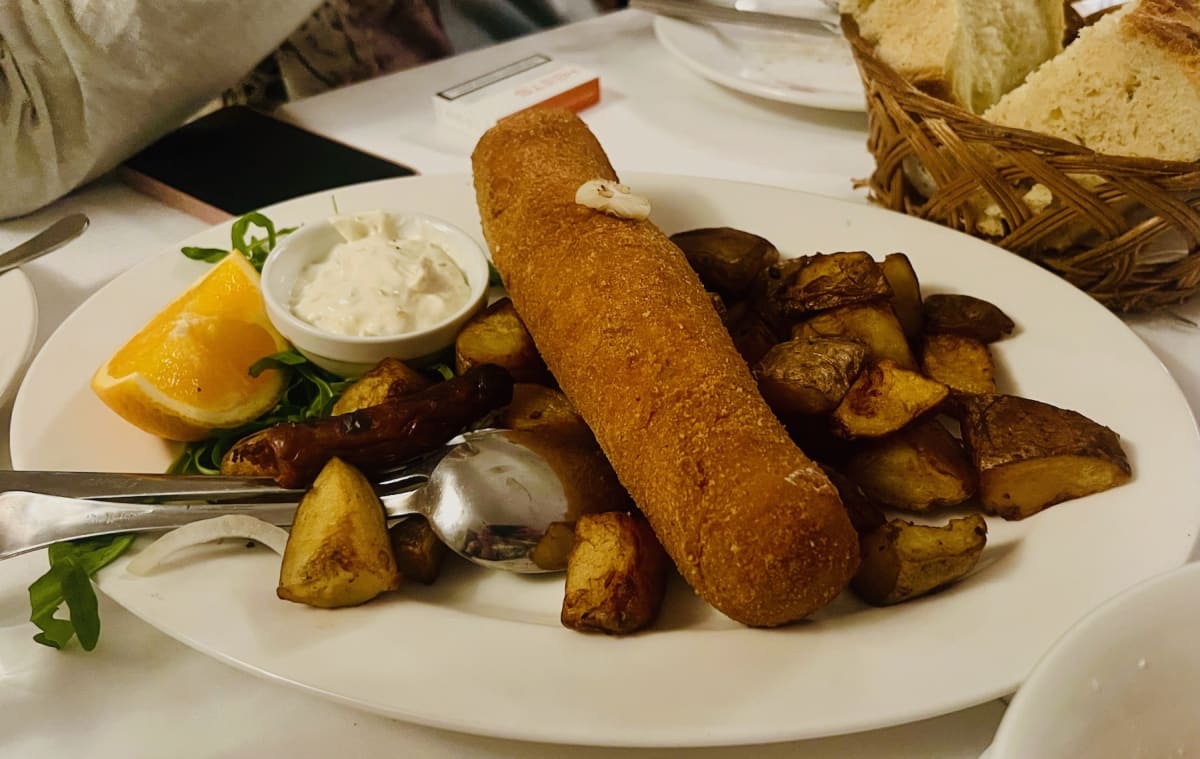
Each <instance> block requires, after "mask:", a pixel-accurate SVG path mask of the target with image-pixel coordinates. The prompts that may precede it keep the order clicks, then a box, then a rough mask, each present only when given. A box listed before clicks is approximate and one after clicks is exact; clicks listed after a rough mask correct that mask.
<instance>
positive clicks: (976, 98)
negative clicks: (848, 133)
mask: <svg viewBox="0 0 1200 759" xmlns="http://www.w3.org/2000/svg"><path fill="white" fill-rule="evenodd" d="M841 10H842V12H843V13H848V14H850V15H851V16H853V17H854V19H855V20H856V21H857V22H858V27H859V32H860V33H861V34H862V35H863V37H864V39H866V40H867V41H868V42H870V43H871V44H873V45H875V54H876V55H878V56H879V58H880V59H881V60H882V61H883V62H884V63H886V64H888V65H889V66H891V67H892V68H893V69H895V70H896V72H897V73H899V74H900V75H901V76H903V77H904V78H906V79H908V80H909V81H910V82H912V83H913V84H915V85H916V86H918V87H920V88H921V89H923V90H925V91H926V92H929V93H930V94H932V95H935V96H937V97H940V98H942V99H945V100H949V101H951V102H955V103H958V104H959V105H961V106H963V107H964V108H966V109H967V110H970V111H972V112H973V113H982V112H983V111H984V110H986V109H987V108H989V107H990V106H992V105H993V104H994V103H995V102H996V101H998V100H999V99H1000V97H1001V96H1002V95H1004V93H1006V92H1008V91H1009V90H1011V89H1012V88H1014V87H1016V86H1017V85H1018V84H1020V83H1021V81H1022V80H1024V79H1025V77H1026V76H1027V75H1028V74H1029V72H1030V71H1033V70H1034V69H1035V68H1037V67H1038V66H1040V65H1041V64H1042V63H1043V62H1045V61H1046V60H1048V59H1050V58H1052V57H1053V56H1055V55H1057V54H1058V53H1059V52H1060V51H1061V50H1062V40H1063V34H1064V28H1065V14H1064V10H1063V2H1062V0H841Z"/></svg>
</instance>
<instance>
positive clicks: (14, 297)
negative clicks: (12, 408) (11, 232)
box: [0, 269, 38, 409]
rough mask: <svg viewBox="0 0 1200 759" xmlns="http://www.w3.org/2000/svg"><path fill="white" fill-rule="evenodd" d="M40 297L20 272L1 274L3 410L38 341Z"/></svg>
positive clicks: (0, 404) (0, 383) (0, 405)
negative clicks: (35, 341)
mask: <svg viewBox="0 0 1200 759" xmlns="http://www.w3.org/2000/svg"><path fill="white" fill-rule="evenodd" d="M37 312H38V307H37V296H36V295H34V292H33V284H32V283H31V282H30V281H29V277H27V276H25V273H24V272H22V271H21V270H20V269H13V270H12V271H10V272H8V273H6V274H0V409H2V408H4V406H5V405H6V404H7V403H8V401H9V399H10V398H11V397H12V394H13V393H14V392H15V391H16V389H17V382H18V380H20V379H21V373H22V372H23V371H25V365H26V364H28V363H29V357H30V356H31V355H32V354H33V343H34V340H35V339H36V338H37Z"/></svg>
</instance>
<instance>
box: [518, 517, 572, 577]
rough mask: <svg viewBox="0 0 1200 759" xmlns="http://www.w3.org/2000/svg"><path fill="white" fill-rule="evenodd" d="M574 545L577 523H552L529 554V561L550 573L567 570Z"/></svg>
mask: <svg viewBox="0 0 1200 759" xmlns="http://www.w3.org/2000/svg"><path fill="white" fill-rule="evenodd" d="M574 545H575V523H574V522H552V523H551V524H550V526H549V527H547V528H546V531H545V532H544V533H542V537H541V539H539V540H538V542H537V545H535V546H534V547H533V549H532V550H531V551H530V552H529V560H530V561H532V562H533V563H534V564H536V565H537V566H538V567H539V568H541V569H545V570H547V571H550V572H556V571H558V570H560V569H566V568H567V560H568V559H569V558H570V556H571V548H572V547H573V546H574Z"/></svg>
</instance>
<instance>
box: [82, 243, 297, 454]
mask: <svg viewBox="0 0 1200 759" xmlns="http://www.w3.org/2000/svg"><path fill="white" fill-rule="evenodd" d="M287 346H288V343H287V341H286V340H284V339H283V336H282V335H280V334H279V333H278V332H277V331H275V328H274V327H273V326H271V322H270V321H269V320H268V319H267V312H266V309H265V308H264V306H263V299H262V293H261V292H260V290H259V279H258V272H257V271H255V270H254V267H253V266H251V265H250V263H249V262H248V261H247V260H246V258H245V256H242V255H241V254H239V253H237V252H236V251H235V252H233V253H231V254H230V255H228V256H226V257H225V258H224V259H222V260H221V262H220V263H218V264H216V265H215V266H214V267H213V268H212V269H211V270H210V271H208V272H207V273H206V274H205V275H204V276H203V277H201V278H200V279H199V280H198V281H197V282H196V283H195V284H193V285H192V286H191V287H189V288H188V289H187V290H186V291H185V292H184V293H183V294H182V295H180V296H179V297H178V298H176V299H175V300H174V301H172V302H171V304H170V305H168V306H167V307H166V308H164V309H163V310H162V311H160V312H159V313H158V314H157V315H155V317H154V318H153V319H151V320H150V322H149V323H148V324H147V325H146V326H145V327H143V328H142V330H141V331H140V332H138V333H137V334H136V335H134V336H133V337H132V338H131V339H130V340H129V342H127V343H125V345H124V346H122V347H121V349H120V350H118V351H117V352H116V353H115V354H113V357H112V358H110V359H109V360H108V363H106V364H105V365H104V366H102V367H100V369H99V370H97V371H96V374H95V376H93V377H92V390H94V391H95V392H96V395H98V396H100V400H102V401H104V403H106V404H107V405H108V406H109V408H111V409H112V410H113V411H115V412H117V413H118V414H120V415H121V416H122V417H124V418H125V420H126V421H128V422H130V423H131V424H134V425H136V426H137V427H140V428H141V429H143V430H145V431H146V432H149V433H151V434H154V435H158V436H159V437H164V438H167V439H169V440H200V439H202V438H204V437H207V436H208V435H209V434H210V433H211V432H212V431H213V430H214V429H221V428H228V427H237V426H238V425H241V424H245V423H246V422H249V421H251V420H252V419H255V418H256V417H258V416H261V415H262V414H263V413H265V412H266V411H268V410H269V409H270V408H271V407H272V406H274V405H275V402H276V401H277V400H278V399H279V396H280V394H281V393H282V392H283V382H284V377H283V376H282V374H281V373H280V372H277V371H265V372H263V373H262V374H260V375H259V376H258V377H257V378H256V377H251V376H250V374H249V369H250V366H251V365H252V364H253V363H254V362H255V361H258V360H259V359H260V358H263V357H264V356H269V355H271V354H272V353H277V352H279V351H281V350H285V349H286V348H287Z"/></svg>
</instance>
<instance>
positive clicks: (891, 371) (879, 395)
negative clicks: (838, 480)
mask: <svg viewBox="0 0 1200 759" xmlns="http://www.w3.org/2000/svg"><path fill="white" fill-rule="evenodd" d="M949 393H950V389H949V388H947V387H946V386H945V385H943V384H942V383H941V382H938V381H936V380H931V379H929V378H928V377H924V376H922V375H920V374H918V373H917V372H913V371H909V370H907V369H902V368H901V367H899V366H897V365H896V364H895V363H893V362H891V361H888V360H886V359H885V360H883V361H880V362H879V363H877V364H871V365H869V366H867V367H866V368H865V369H863V370H862V372H861V373H859V375H858V379H856V380H855V381H854V384H853V385H851V386H850V390H849V391H848V392H847V393H846V397H845V398H843V399H842V402H841V403H840V404H838V407H837V408H836V409H834V411H833V415H832V417H831V419H832V422H833V427H834V430H835V431H836V432H838V433H840V434H842V435H844V436H845V437H851V438H856V437H883V436H884V435H887V434H890V433H892V432H895V431H896V430H898V429H900V428H901V427H903V426H904V425H906V424H908V423H909V422H911V421H912V420H914V419H916V418H917V417H918V416H920V415H921V414H924V413H925V412H927V411H929V410H931V409H933V408H936V407H937V406H938V405H939V404H941V402H942V401H944V400H945V399H946V396H947V395H948V394H949Z"/></svg>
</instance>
